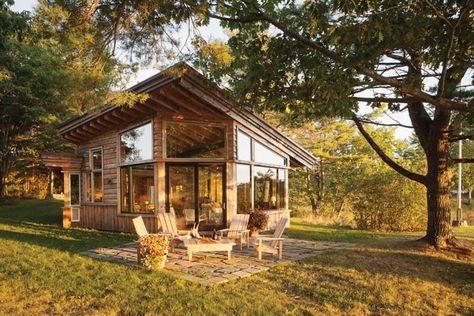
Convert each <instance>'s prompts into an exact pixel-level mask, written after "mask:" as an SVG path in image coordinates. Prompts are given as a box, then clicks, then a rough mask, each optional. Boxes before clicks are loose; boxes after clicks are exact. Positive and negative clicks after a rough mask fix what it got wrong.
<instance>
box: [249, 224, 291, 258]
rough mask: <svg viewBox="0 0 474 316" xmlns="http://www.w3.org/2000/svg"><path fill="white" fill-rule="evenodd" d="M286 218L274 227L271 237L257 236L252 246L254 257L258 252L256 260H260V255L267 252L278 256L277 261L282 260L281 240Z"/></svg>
mask: <svg viewBox="0 0 474 316" xmlns="http://www.w3.org/2000/svg"><path fill="white" fill-rule="evenodd" d="M287 222H288V218H286V217H283V218H282V219H280V221H279V222H278V224H277V225H276V228H275V232H274V233H273V236H258V237H257V239H256V240H255V243H254V245H253V253H254V254H255V255H256V254H257V252H258V260H262V253H263V252H269V253H271V254H273V255H275V254H278V259H279V260H281V259H282V258H283V240H284V238H281V236H282V235H283V232H284V231H285V227H286V223H287Z"/></svg>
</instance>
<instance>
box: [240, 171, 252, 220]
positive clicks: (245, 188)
mask: <svg viewBox="0 0 474 316" xmlns="http://www.w3.org/2000/svg"><path fill="white" fill-rule="evenodd" d="M251 190H252V184H251V178H250V166H249V165H239V164H238V165H237V214H247V213H249V210H250V209H251V208H252V191H251Z"/></svg>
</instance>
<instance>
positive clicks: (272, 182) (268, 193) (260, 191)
mask: <svg viewBox="0 0 474 316" xmlns="http://www.w3.org/2000/svg"><path fill="white" fill-rule="evenodd" d="M253 176H254V207H255V208H259V209H263V210H269V209H276V208H277V169H275V168H266V167H254V173H253Z"/></svg>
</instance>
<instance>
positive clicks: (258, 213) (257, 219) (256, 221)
mask: <svg viewBox="0 0 474 316" xmlns="http://www.w3.org/2000/svg"><path fill="white" fill-rule="evenodd" d="M267 223H268V214H267V213H265V212H264V211H262V210H260V209H253V210H251V211H250V218H249V225H248V228H249V230H250V236H251V237H255V236H258V234H259V231H260V230H261V229H264V228H265V227H266V226H267Z"/></svg>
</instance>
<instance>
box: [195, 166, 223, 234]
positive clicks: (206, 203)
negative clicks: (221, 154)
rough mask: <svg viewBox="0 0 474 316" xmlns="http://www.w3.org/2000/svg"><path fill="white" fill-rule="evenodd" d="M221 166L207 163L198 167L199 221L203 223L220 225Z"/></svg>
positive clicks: (221, 213)
mask: <svg viewBox="0 0 474 316" xmlns="http://www.w3.org/2000/svg"><path fill="white" fill-rule="evenodd" d="M223 169H224V168H223V166H222V165H209V166H199V168H198V188H199V190H198V203H199V204H198V206H199V209H198V210H199V213H198V214H199V221H200V222H202V224H204V225H216V224H218V225H222V222H223V219H224V218H223V216H224V212H223V205H222V202H223V191H222V189H223V186H222V178H223V174H224V172H223Z"/></svg>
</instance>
